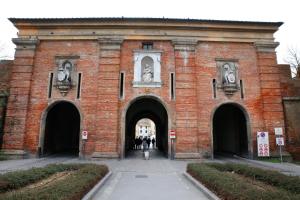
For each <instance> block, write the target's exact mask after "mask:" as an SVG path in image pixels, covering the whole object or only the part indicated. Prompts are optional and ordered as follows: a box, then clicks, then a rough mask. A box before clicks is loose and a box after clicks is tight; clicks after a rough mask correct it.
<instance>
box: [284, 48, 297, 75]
mask: <svg viewBox="0 0 300 200" xmlns="http://www.w3.org/2000/svg"><path fill="white" fill-rule="evenodd" d="M285 62H287V63H288V64H289V65H290V66H291V71H292V77H300V51H299V49H298V48H296V47H289V48H288V52H287V57H286V59H285Z"/></svg>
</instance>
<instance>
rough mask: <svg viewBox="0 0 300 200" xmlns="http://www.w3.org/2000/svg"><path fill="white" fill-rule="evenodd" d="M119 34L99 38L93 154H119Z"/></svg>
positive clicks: (114, 155)
mask: <svg viewBox="0 0 300 200" xmlns="http://www.w3.org/2000/svg"><path fill="white" fill-rule="evenodd" d="M122 42H123V40H122V39H120V38H115V37H114V38H107V37H105V38H100V39H99V46H100V55H99V74H98V76H99V79H98V101H97V126H98V127H99V128H98V130H97V135H96V142H95V143H96V144H95V153H93V155H92V157H110V158H111V157H119V138H120V133H119V121H118V119H119V108H118V107H119V106H118V103H119V73H120V49H121V44H122Z"/></svg>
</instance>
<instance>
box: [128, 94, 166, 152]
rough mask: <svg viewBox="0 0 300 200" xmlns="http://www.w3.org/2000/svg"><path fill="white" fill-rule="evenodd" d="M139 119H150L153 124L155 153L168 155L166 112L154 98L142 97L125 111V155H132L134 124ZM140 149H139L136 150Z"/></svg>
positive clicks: (134, 134)
mask: <svg viewBox="0 0 300 200" xmlns="http://www.w3.org/2000/svg"><path fill="white" fill-rule="evenodd" d="M141 119H150V120H151V121H152V122H153V123H154V124H155V126H154V127H155V139H156V150H155V151H157V152H155V154H156V155H158V154H160V155H163V156H164V157H168V114H167V111H166V109H165V107H164V106H163V105H162V104H161V103H160V102H159V101H158V100H156V99H154V98H151V97H143V98H140V99H138V100H136V101H135V102H133V103H132V104H131V105H130V106H129V108H128V109H127V112H126V121H125V144H124V145H125V147H124V148H125V157H128V156H129V155H130V156H132V155H134V154H132V151H133V150H134V149H135V146H134V140H135V136H136V125H137V123H138V122H139V121H140V120H141ZM136 151H141V150H136Z"/></svg>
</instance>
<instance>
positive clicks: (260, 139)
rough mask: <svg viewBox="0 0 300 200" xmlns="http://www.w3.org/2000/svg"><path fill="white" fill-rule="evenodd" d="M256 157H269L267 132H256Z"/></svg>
mask: <svg viewBox="0 0 300 200" xmlns="http://www.w3.org/2000/svg"><path fill="white" fill-rule="evenodd" d="M257 156H258V157H267V156H270V147H269V133H268V132H257Z"/></svg>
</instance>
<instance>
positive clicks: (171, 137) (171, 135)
mask: <svg viewBox="0 0 300 200" xmlns="http://www.w3.org/2000/svg"><path fill="white" fill-rule="evenodd" d="M175 138H176V133H175V130H170V139H175Z"/></svg>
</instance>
